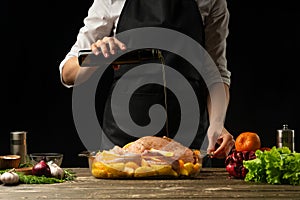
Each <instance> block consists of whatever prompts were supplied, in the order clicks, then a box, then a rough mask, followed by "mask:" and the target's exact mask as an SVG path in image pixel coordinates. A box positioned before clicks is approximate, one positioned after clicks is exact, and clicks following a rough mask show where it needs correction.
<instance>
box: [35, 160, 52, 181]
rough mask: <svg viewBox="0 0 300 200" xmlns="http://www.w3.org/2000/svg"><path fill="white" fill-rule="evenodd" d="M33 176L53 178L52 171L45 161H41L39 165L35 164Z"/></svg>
mask: <svg viewBox="0 0 300 200" xmlns="http://www.w3.org/2000/svg"><path fill="white" fill-rule="evenodd" d="M32 174H33V175H35V176H43V175H44V176H46V177H51V170H50V167H49V165H48V164H47V163H46V162H45V161H44V160H41V161H40V162H38V163H37V164H35V165H34V166H33V168H32Z"/></svg>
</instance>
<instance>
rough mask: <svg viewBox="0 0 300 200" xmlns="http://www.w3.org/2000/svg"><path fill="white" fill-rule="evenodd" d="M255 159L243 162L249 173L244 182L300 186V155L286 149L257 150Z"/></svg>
mask: <svg viewBox="0 0 300 200" xmlns="http://www.w3.org/2000/svg"><path fill="white" fill-rule="evenodd" d="M255 155H256V158H255V159H253V160H247V161H244V162H243V165H244V167H245V168H247V169H248V170H249V171H248V173H247V174H246V177H245V181H254V182H261V183H270V184H290V185H300V153H297V152H291V151H290V149H289V148H288V147H282V148H276V147H273V148H272V149H271V150H270V151H261V150H257V151H256V152H255Z"/></svg>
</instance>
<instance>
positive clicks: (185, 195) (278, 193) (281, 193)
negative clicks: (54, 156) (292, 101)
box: [0, 168, 300, 200]
mask: <svg viewBox="0 0 300 200" xmlns="http://www.w3.org/2000/svg"><path fill="white" fill-rule="evenodd" d="M72 170H73V171H74V172H76V175H77V178H76V180H75V181H72V182H65V183H57V184H31V185H29V184H20V185H17V186H3V185H1V186H0V199H5V200H16V199H30V200H31V199H61V200H63V199H80V200H84V199H229V198H242V199H267V198H269V199H272V200H273V199H300V186H292V185H271V184H257V183H256V184H254V183H249V182H245V181H243V180H239V179H229V178H228V174H227V172H226V171H225V169H224V168H203V169H202V171H201V174H200V176H199V178H197V179H180V180H179V179H176V180H175V179H171V180H157V179H151V180H149V179H148V180H145V179H144V180H112V179H96V178H94V177H93V176H92V175H91V174H90V172H89V170H88V169H87V168H72Z"/></svg>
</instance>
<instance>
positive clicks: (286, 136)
mask: <svg viewBox="0 0 300 200" xmlns="http://www.w3.org/2000/svg"><path fill="white" fill-rule="evenodd" d="M294 138H295V132H294V130H291V129H289V128H288V125H287V124H284V125H283V127H282V129H279V130H277V147H288V148H289V149H290V150H291V152H294V151H295V141H294Z"/></svg>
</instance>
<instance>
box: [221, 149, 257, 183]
mask: <svg viewBox="0 0 300 200" xmlns="http://www.w3.org/2000/svg"><path fill="white" fill-rule="evenodd" d="M255 158H256V156H255V152H254V151H236V150H234V151H233V152H232V153H231V154H230V155H228V156H227V157H226V160H225V165H226V171H227V172H228V173H229V175H230V176H231V177H234V178H240V179H244V178H245V176H246V174H247V172H248V170H247V169H246V168H245V167H244V165H243V161H244V160H252V159H255Z"/></svg>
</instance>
